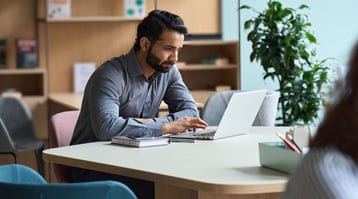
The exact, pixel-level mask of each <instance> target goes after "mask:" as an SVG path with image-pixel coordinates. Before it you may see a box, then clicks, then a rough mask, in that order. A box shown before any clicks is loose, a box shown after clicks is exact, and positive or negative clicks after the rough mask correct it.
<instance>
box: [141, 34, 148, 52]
mask: <svg viewBox="0 0 358 199" xmlns="http://www.w3.org/2000/svg"><path fill="white" fill-rule="evenodd" d="M149 47H150V40H149V39H148V37H142V38H141V39H140V48H141V49H142V50H144V51H146V50H148V49H149Z"/></svg>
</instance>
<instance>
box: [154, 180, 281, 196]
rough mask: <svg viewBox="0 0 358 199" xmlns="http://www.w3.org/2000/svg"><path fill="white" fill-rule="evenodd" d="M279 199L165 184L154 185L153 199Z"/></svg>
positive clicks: (274, 194)
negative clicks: (197, 189)
mask: <svg viewBox="0 0 358 199" xmlns="http://www.w3.org/2000/svg"><path fill="white" fill-rule="evenodd" d="M168 198H170V199H184V198H185V199H279V198H280V193H265V194H247V195H235V194H220V193H212V192H204V191H196V190H190V189H185V188H180V187H175V186H171V185H167V184H161V183H155V199H168Z"/></svg>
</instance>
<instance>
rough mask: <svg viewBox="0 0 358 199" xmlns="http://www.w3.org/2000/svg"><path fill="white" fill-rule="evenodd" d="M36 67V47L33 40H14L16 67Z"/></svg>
mask: <svg viewBox="0 0 358 199" xmlns="http://www.w3.org/2000/svg"><path fill="white" fill-rule="evenodd" d="M36 66H37V45H36V40H35V39H33V38H18V39H16V67H17V68H34V67H36Z"/></svg>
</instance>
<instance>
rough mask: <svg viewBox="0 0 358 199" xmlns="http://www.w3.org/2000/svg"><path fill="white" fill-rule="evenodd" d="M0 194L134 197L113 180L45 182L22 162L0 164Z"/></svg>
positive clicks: (24, 198) (23, 198)
mask: <svg viewBox="0 0 358 199" xmlns="http://www.w3.org/2000/svg"><path fill="white" fill-rule="evenodd" d="M0 193H1V197H2V198H14V199H38V198H46V199H60V198H61V199H62V198H66V199H78V198H86V199H97V198H103V199H114V198H116V199H136V196H135V194H134V193H133V192H132V190H131V189H129V188H128V187H127V186H126V185H124V184H122V183H120V182H115V181H93V182H80V183H55V184H51V183H47V182H46V181H45V180H44V179H43V178H42V176H41V175H39V174H38V173H37V172H35V171H34V170H32V169H31V168H29V167H26V166H23V165H16V164H12V165H3V166H0Z"/></svg>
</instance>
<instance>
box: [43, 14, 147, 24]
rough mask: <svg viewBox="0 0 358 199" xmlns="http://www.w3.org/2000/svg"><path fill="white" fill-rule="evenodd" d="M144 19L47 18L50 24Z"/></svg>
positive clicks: (136, 18) (114, 17)
mask: <svg viewBox="0 0 358 199" xmlns="http://www.w3.org/2000/svg"><path fill="white" fill-rule="evenodd" d="M142 19H143V17H122V16H101V17H69V18H55V19H54V18H47V19H46V20H47V22H49V23H78V22H129V21H135V22H137V21H140V20H142Z"/></svg>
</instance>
